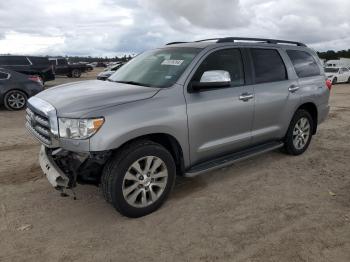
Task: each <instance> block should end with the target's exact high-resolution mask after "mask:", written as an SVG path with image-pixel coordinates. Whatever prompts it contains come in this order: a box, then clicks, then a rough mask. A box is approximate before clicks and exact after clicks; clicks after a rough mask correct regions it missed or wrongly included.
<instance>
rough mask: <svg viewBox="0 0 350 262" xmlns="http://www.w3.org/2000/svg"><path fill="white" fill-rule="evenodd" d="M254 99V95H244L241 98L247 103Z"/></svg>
mask: <svg viewBox="0 0 350 262" xmlns="http://www.w3.org/2000/svg"><path fill="white" fill-rule="evenodd" d="M252 98H254V95H253V94H249V93H243V94H241V95H240V96H239V100H242V101H244V102H247V101H248V100H250V99H252Z"/></svg>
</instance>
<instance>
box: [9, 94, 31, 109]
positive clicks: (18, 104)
mask: <svg viewBox="0 0 350 262" xmlns="http://www.w3.org/2000/svg"><path fill="white" fill-rule="evenodd" d="M4 105H5V107H6V109H8V110H22V109H24V108H25V107H26V105H27V95H26V94H25V93H23V92H22V91H19V90H11V91H9V92H7V93H6V95H5V96H4Z"/></svg>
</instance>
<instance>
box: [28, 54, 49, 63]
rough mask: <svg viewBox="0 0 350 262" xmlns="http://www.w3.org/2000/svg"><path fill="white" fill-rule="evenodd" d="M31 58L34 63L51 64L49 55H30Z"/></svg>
mask: <svg viewBox="0 0 350 262" xmlns="http://www.w3.org/2000/svg"><path fill="white" fill-rule="evenodd" d="M29 60H30V61H31V62H32V64H33V65H49V59H48V58H47V57H37V56H36V57H33V56H31V57H29Z"/></svg>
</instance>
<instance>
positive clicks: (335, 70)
mask: <svg viewBox="0 0 350 262" xmlns="http://www.w3.org/2000/svg"><path fill="white" fill-rule="evenodd" d="M324 71H325V72H326V73H338V71H339V68H330V67H326V68H325V69H324Z"/></svg>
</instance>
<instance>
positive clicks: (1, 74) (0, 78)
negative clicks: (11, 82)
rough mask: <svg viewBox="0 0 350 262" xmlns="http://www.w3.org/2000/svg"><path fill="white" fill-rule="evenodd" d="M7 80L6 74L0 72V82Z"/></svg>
mask: <svg viewBox="0 0 350 262" xmlns="http://www.w3.org/2000/svg"><path fill="white" fill-rule="evenodd" d="M7 78H8V74H6V73H3V72H0V80H4V79H7Z"/></svg>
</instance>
